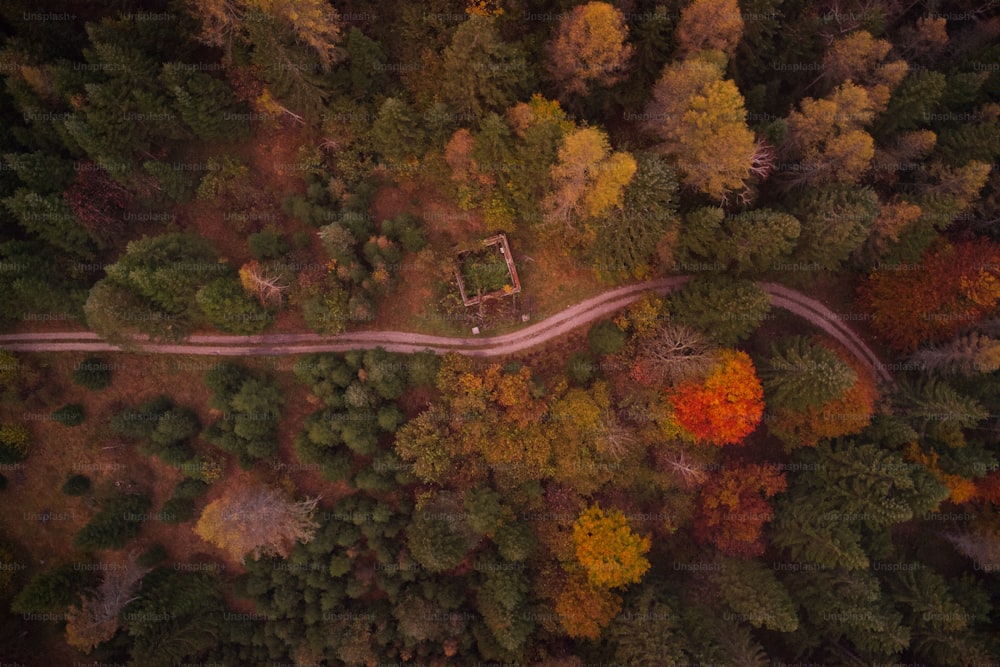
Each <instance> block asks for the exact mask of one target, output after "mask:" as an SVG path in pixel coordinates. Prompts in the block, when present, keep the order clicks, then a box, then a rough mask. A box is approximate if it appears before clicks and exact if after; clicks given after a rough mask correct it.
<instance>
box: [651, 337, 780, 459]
mask: <svg viewBox="0 0 1000 667" xmlns="http://www.w3.org/2000/svg"><path fill="white" fill-rule="evenodd" d="M668 395H669V398H670V403H671V404H672V406H673V408H674V414H675V416H676V419H677V422H678V423H679V424H680V425H681V426H682V427H683V428H684V429H686V430H687V431H688V432H690V433H691V435H693V436H694V437H695V438H696V439H698V440H699V441H701V442H706V443H710V444H713V445H719V446H721V445H733V444H739V443H740V442H741V441H742V440H743V439H744V438H746V437H747V436H748V435H750V434H751V433H752V432H753V430H754V429H755V428H757V425H758V424H759V423H760V420H761V417H762V416H763V414H764V389H763V387H762V386H761V383H760V380H759V379H758V378H757V373H756V370H755V369H754V365H753V362H752V361H751V360H750V357H749V356H748V355H747V354H746V353H745V352H740V351H739V350H723V351H722V352H720V353H719V355H718V361H717V362H716V364H715V366H714V367H713V368H712V370H711V371H710V372H709V374H708V377H707V378H705V380H704V381H699V382H695V381H690V382H685V383H683V384H681V385H679V386H678V387H677V388H675V389H674V390H672V391H671V392H670V393H669V394H668Z"/></svg>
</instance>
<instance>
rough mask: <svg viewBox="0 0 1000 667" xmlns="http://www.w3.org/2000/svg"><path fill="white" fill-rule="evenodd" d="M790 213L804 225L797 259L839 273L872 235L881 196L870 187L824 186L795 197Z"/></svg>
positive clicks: (796, 251) (796, 255)
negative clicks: (838, 269) (841, 267)
mask: <svg viewBox="0 0 1000 667" xmlns="http://www.w3.org/2000/svg"><path fill="white" fill-rule="evenodd" d="M789 211H790V212H791V213H792V214H794V215H795V216H796V217H797V218H798V219H799V221H800V222H801V225H802V227H801V233H800V235H799V244H798V247H797V248H796V250H795V253H794V257H795V259H797V260H800V261H801V262H804V263H806V264H818V265H819V266H820V267H822V268H827V269H830V270H836V269H837V268H838V267H839V266H840V265H841V264H842V263H843V262H844V260H846V259H847V258H848V257H850V255H851V253H853V252H855V251H856V250H857V249H858V248H860V247H861V245H862V244H863V243H864V242H865V239H866V238H867V237H868V235H869V233H870V232H871V228H872V225H873V224H874V223H875V219H876V217H877V216H878V213H879V205H878V196H877V195H876V194H875V192H874V191H873V190H871V189H870V188H868V187H864V188H854V187H848V186H845V185H823V186H818V187H815V188H809V189H808V190H806V191H804V192H803V193H802V194H801V195H799V196H798V197H794V198H793V199H792V200H791V201H790V202H789Z"/></svg>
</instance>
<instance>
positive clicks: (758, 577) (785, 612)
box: [709, 558, 799, 632]
mask: <svg viewBox="0 0 1000 667" xmlns="http://www.w3.org/2000/svg"><path fill="white" fill-rule="evenodd" d="M720 564H721V565H722V567H721V569H719V570H713V571H712V573H711V574H710V577H709V579H710V581H711V582H712V585H713V586H714V587H715V589H716V591H717V592H718V595H719V596H720V597H721V598H722V600H723V601H724V603H725V604H726V606H728V607H729V609H730V610H731V611H732V612H733V614H734V615H735V616H736V617H737V618H738V619H739V620H740V621H741V622H747V623H749V624H750V625H752V626H753V627H755V628H767V629H770V630H776V631H778V632H795V630H796V629H798V627H799V619H798V605H796V604H795V603H793V602H792V598H791V596H790V595H789V592H788V589H786V588H785V587H784V586H783V585H782V583H781V582H780V581H778V578H777V577H776V576H775V574H774V571H773V570H771V569H768V568H767V567H765V566H764V564H763V563H761V562H760V561H757V560H742V559H737V558H726V559H723V560H721V561H720Z"/></svg>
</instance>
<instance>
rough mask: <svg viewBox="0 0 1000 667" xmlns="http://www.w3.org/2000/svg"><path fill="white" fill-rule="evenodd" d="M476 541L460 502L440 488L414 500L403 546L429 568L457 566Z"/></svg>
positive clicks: (437, 568)
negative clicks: (433, 492)
mask: <svg viewBox="0 0 1000 667" xmlns="http://www.w3.org/2000/svg"><path fill="white" fill-rule="evenodd" d="M478 541H479V538H478V537H477V536H476V534H475V532H474V531H473V530H472V528H471V526H469V524H468V521H467V520H466V518H465V517H464V515H463V513H462V512H461V504H460V503H459V502H458V500H457V499H455V498H453V497H452V496H451V495H449V494H447V493H444V492H441V493H438V494H436V495H435V496H433V497H431V498H428V499H425V500H424V501H422V502H420V503H418V505H417V508H416V509H415V510H414V512H413V518H412V521H411V523H410V525H409V526H408V527H407V529H406V544H407V548H408V549H409V550H410V553H411V554H412V555H413V558H414V559H416V561H417V562H418V563H420V564H421V565H423V566H424V567H425V568H427V569H428V570H430V571H431V572H444V571H447V570H451V569H453V568H455V567H457V566H458V565H459V564H460V563H461V562H462V560H463V559H464V558H465V555H466V554H467V553H468V552H469V551H470V550H471V549H472V547H474V546H475V544H476V543H477V542H478Z"/></svg>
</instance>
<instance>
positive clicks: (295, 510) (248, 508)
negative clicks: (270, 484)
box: [194, 487, 318, 561]
mask: <svg viewBox="0 0 1000 667" xmlns="http://www.w3.org/2000/svg"><path fill="white" fill-rule="evenodd" d="M317 500H318V499H313V500H307V501H302V502H293V501H291V500H288V499H287V498H285V497H284V495H283V494H282V493H281V492H280V491H278V490H276V489H269V488H266V487H259V488H241V489H237V490H236V491H233V492H232V493H230V494H228V495H226V496H223V497H221V498H219V499H218V500H214V501H212V502H211V503H209V504H208V505H207V506H206V507H205V509H204V511H203V512H202V514H201V518H200V519H198V523H197V525H196V526H195V529H194V531H195V533H197V534H198V536H199V537H201V538H202V539H203V540H205V541H206V542H211V543H212V544H214V545H215V546H217V547H219V548H220V549H222V550H223V551H225V552H227V553H228V554H229V555H230V556H231V557H233V558H234V559H235V560H237V561H242V560H243V559H244V558H246V557H247V556H249V557H251V558H255V557H259V556H264V555H272V554H273V555H278V556H287V555H288V554H289V553H290V552H291V550H292V548H293V547H294V546H295V544H296V542H308V541H309V540H311V539H312V536H313V533H314V532H315V530H316V528H317V527H318V524H317V523H316V522H315V521H314V520H313V518H312V513H313V510H314V509H315V508H316V502H317Z"/></svg>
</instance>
